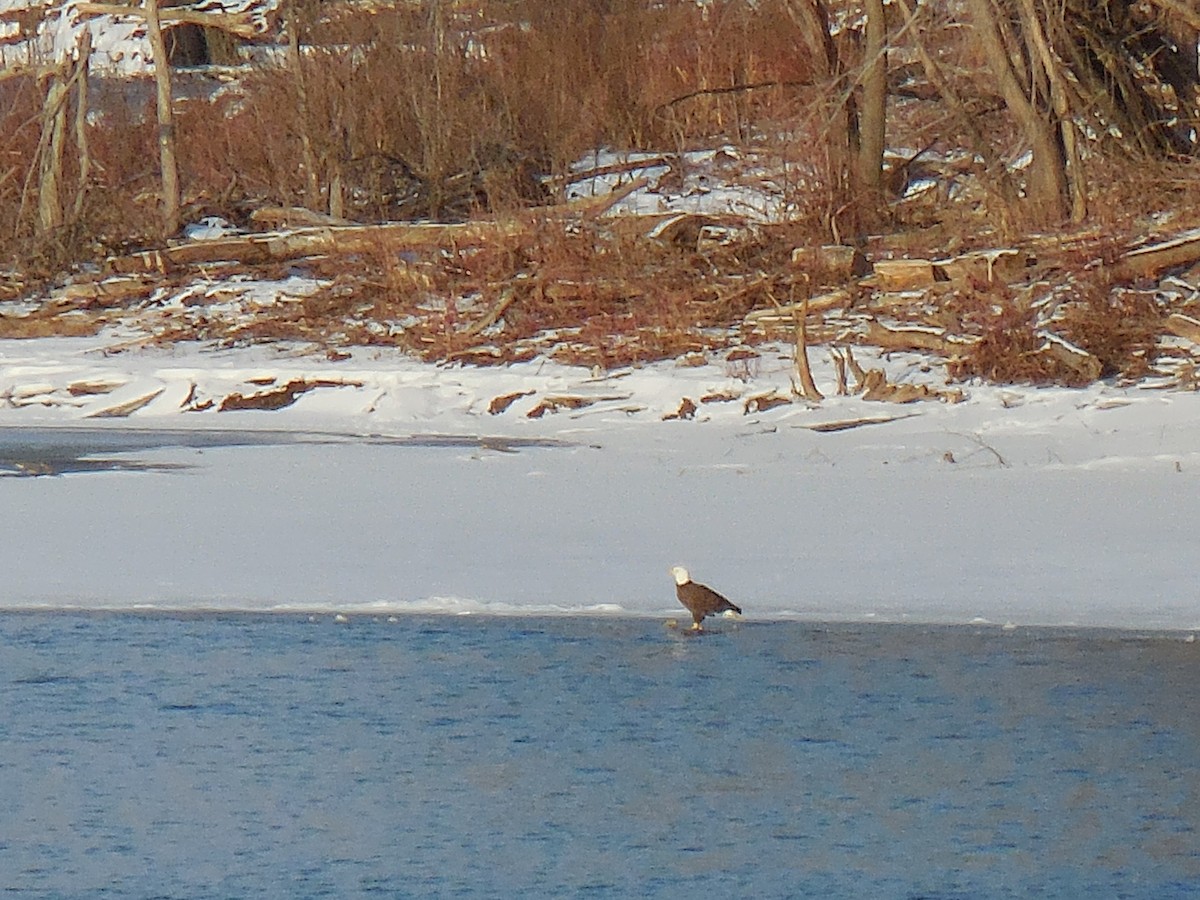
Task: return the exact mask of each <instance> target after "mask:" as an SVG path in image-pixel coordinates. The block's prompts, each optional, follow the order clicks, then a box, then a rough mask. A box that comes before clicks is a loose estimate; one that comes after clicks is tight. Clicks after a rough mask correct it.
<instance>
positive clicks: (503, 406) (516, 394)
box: [488, 391, 534, 416]
mask: <svg viewBox="0 0 1200 900" xmlns="http://www.w3.org/2000/svg"><path fill="white" fill-rule="evenodd" d="M533 393H534V392H533V391H513V392H512V393H511V394H501V395H500V396H498V397H493V398H492V402H491V403H489V404H488V413H489V414H490V415H493V416H498V415H500V413H502V412H504V411H505V410H507V409H508V408H509V407H510V406H512V405H513V404H514V403H516V402H517V401H518V400H520V399H521V398H522V397H529V396H531V395H532V394H533Z"/></svg>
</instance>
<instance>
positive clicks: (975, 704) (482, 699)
mask: <svg viewBox="0 0 1200 900" xmlns="http://www.w3.org/2000/svg"><path fill="white" fill-rule="evenodd" d="M1197 684H1200V644H1187V643H1184V642H1183V641H1180V640H1178V639H1171V638H1166V637H1147V636H1140V637H1139V636H1133V635H1118V634H1113V633H1107V632H1076V633H1072V632H1067V631H1058V630H1041V631H1030V630H1018V631H1015V632H1012V631H1009V632H1005V631H1001V630H999V629H990V628H989V629H986V630H978V629H975V630H973V629H968V628H918V627H914V626H879V627H864V626H834V627H826V626H814V625H808V624H799V623H752V622H743V623H733V622H728V621H719V622H717V623H716V624H715V625H714V626H713V633H710V634H708V635H705V636H702V637H699V638H689V637H685V636H682V635H680V634H678V633H676V632H672V631H669V630H667V629H665V628H664V627H663V625H662V623H661V622H659V621H657V620H654V619H615V618H613V619H607V618H583V617H562V618H545V619H538V618H483V617H428V618H421V617H401V618H400V619H398V620H396V621H386V620H384V619H381V618H380V619H376V618H371V617H362V618H351V619H350V620H349V621H348V622H344V623H336V622H334V621H333V619H332V618H330V617H328V616H322V617H317V619H316V620H314V621H310V620H309V618H308V617H306V616H284V615H274V616H237V615H232V616H216V615H194V616H171V615H162V614H144V615H142V614H132V613H129V614H119V613H107V614H86V615H85V614H73V613H8V614H3V615H0V710H2V713H0V715H2V717H3V718H2V720H0V722H2V730H0V810H3V812H2V814H0V888H6V889H7V893H5V894H4V895H5V896H20V897H26V896H29V897H80V896H88V897H139V898H143V897H180V898H184V897H186V898H202V897H219V898H228V897H250V896H254V897H355V896H364V895H381V896H422V895H429V896H434V895H436V896H447V895H451V896H494V897H516V896H533V895H540V896H557V897H565V896H579V895H582V896H595V897H611V896H663V897H696V896H707V897H713V898H716V897H795V896H812V897H883V898H887V897H898V898H899V897H938V898H949V897H963V898H967V897H970V898H975V897H1029V896H1038V897H1146V898H1165V897H1183V896H1198V895H1200V834H1198V833H1197V827H1198V825H1200V796H1198V794H1200V700H1198V699H1197V697H1198V695H1200V692H1198V691H1197V690H1196V686H1197Z"/></svg>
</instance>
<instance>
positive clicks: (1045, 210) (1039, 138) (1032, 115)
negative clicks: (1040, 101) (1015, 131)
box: [967, 0, 1067, 222]
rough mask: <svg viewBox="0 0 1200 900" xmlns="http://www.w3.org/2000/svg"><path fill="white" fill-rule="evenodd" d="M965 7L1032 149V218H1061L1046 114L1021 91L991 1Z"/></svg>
mask: <svg viewBox="0 0 1200 900" xmlns="http://www.w3.org/2000/svg"><path fill="white" fill-rule="evenodd" d="M967 7H968V9H969V10H970V12H971V18H972V20H973V22H974V25H975V31H976V33H977V34H978V35H979V41H980V44H981V46H982V49H983V53H984V57H985V58H986V59H987V62H988V68H989V69H990V70H991V72H992V74H993V76H995V78H996V81H997V84H998V86H999V89H1000V94H1001V96H1002V97H1003V98H1004V102H1005V104H1006V105H1007V106H1008V108H1009V110H1010V111H1011V112H1012V114H1013V116H1014V117H1015V118H1016V120H1017V124H1018V125H1020V126H1021V130H1022V131H1023V132H1024V133H1025V138H1026V140H1028V141H1029V143H1030V146H1031V147H1032V149H1033V161H1032V163H1031V164H1030V166H1029V180H1028V188H1027V189H1028V193H1029V200H1030V203H1031V204H1032V206H1033V214H1034V217H1035V218H1036V219H1038V220H1039V221H1042V222H1058V221H1062V220H1063V219H1064V218H1065V217H1066V212H1067V209H1066V199H1067V175H1066V171H1065V168H1066V167H1065V161H1064V159H1063V152H1062V147H1061V145H1060V144H1059V139H1058V134H1057V132H1056V131H1055V129H1054V127H1053V125H1052V124H1051V121H1050V116H1049V115H1048V114H1047V113H1046V112H1044V111H1042V110H1040V109H1038V107H1037V105H1036V103H1035V100H1036V98H1034V97H1031V96H1030V95H1028V94H1026V93H1025V88H1024V87H1023V83H1022V80H1021V79H1020V78H1018V76H1017V73H1016V72H1015V71H1014V69H1013V63H1012V55H1010V52H1009V51H1010V48H1009V47H1008V46H1007V45H1006V44H1005V41H1004V37H1003V36H1002V34H1001V31H1000V27H999V24H998V22H997V19H996V10H995V7H994V6H993V4H992V0H967ZM1031 90H1032V88H1031Z"/></svg>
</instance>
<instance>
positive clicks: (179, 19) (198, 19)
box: [75, 2, 266, 38]
mask: <svg viewBox="0 0 1200 900" xmlns="http://www.w3.org/2000/svg"><path fill="white" fill-rule="evenodd" d="M75 9H76V10H78V12H79V13H80V14H81V15H85V16H138V17H140V18H145V16H146V10H145V8H144V7H141V6H126V5H124V4H120V3H87V2H85V3H80V4H79V5H78V6H76V7H75ZM159 19H160V20H161V22H162V26H163V27H164V28H168V27H170V26H172V25H200V26H202V27H204V28H219V29H220V30H221V31H228V32H229V33H230V34H234V35H237V36H238V37H242V38H252V37H255V36H256V35H258V34H261V33H262V30H263V28H264V27H265V26H266V21H265V20H264V19H261V18H258V19H256V18H255V17H254V16H253V15H252V14H251V13H249V12H244V13H217V12H202V11H200V10H195V9H188V8H187V7H182V6H181V7H173V8H164V9H163V10H162V11H161V13H160V14H159Z"/></svg>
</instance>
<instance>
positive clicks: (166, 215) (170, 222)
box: [143, 0, 180, 237]
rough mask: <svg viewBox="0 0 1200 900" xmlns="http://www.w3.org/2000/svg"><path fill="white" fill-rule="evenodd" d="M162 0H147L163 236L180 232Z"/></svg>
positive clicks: (176, 162)
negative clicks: (152, 58) (155, 100)
mask: <svg viewBox="0 0 1200 900" xmlns="http://www.w3.org/2000/svg"><path fill="white" fill-rule="evenodd" d="M158 3H159V0H145V6H144V7H143V9H144V10H145V15H146V37H147V39H148V40H149V42H150V53H151V55H152V56H153V57H154V86H155V88H156V90H157V94H158V154H159V164H160V166H161V168H162V228H163V236H164V237H170V236H171V235H173V234H175V232H177V231H179V224H180V222H179V162H178V157H177V156H176V153H175V114H174V110H173V109H172V98H171V64H170V63H169V62H168V61H167V47H166V43H165V42H164V41H163V32H162V24H161V22H160V21H159V17H158Z"/></svg>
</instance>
